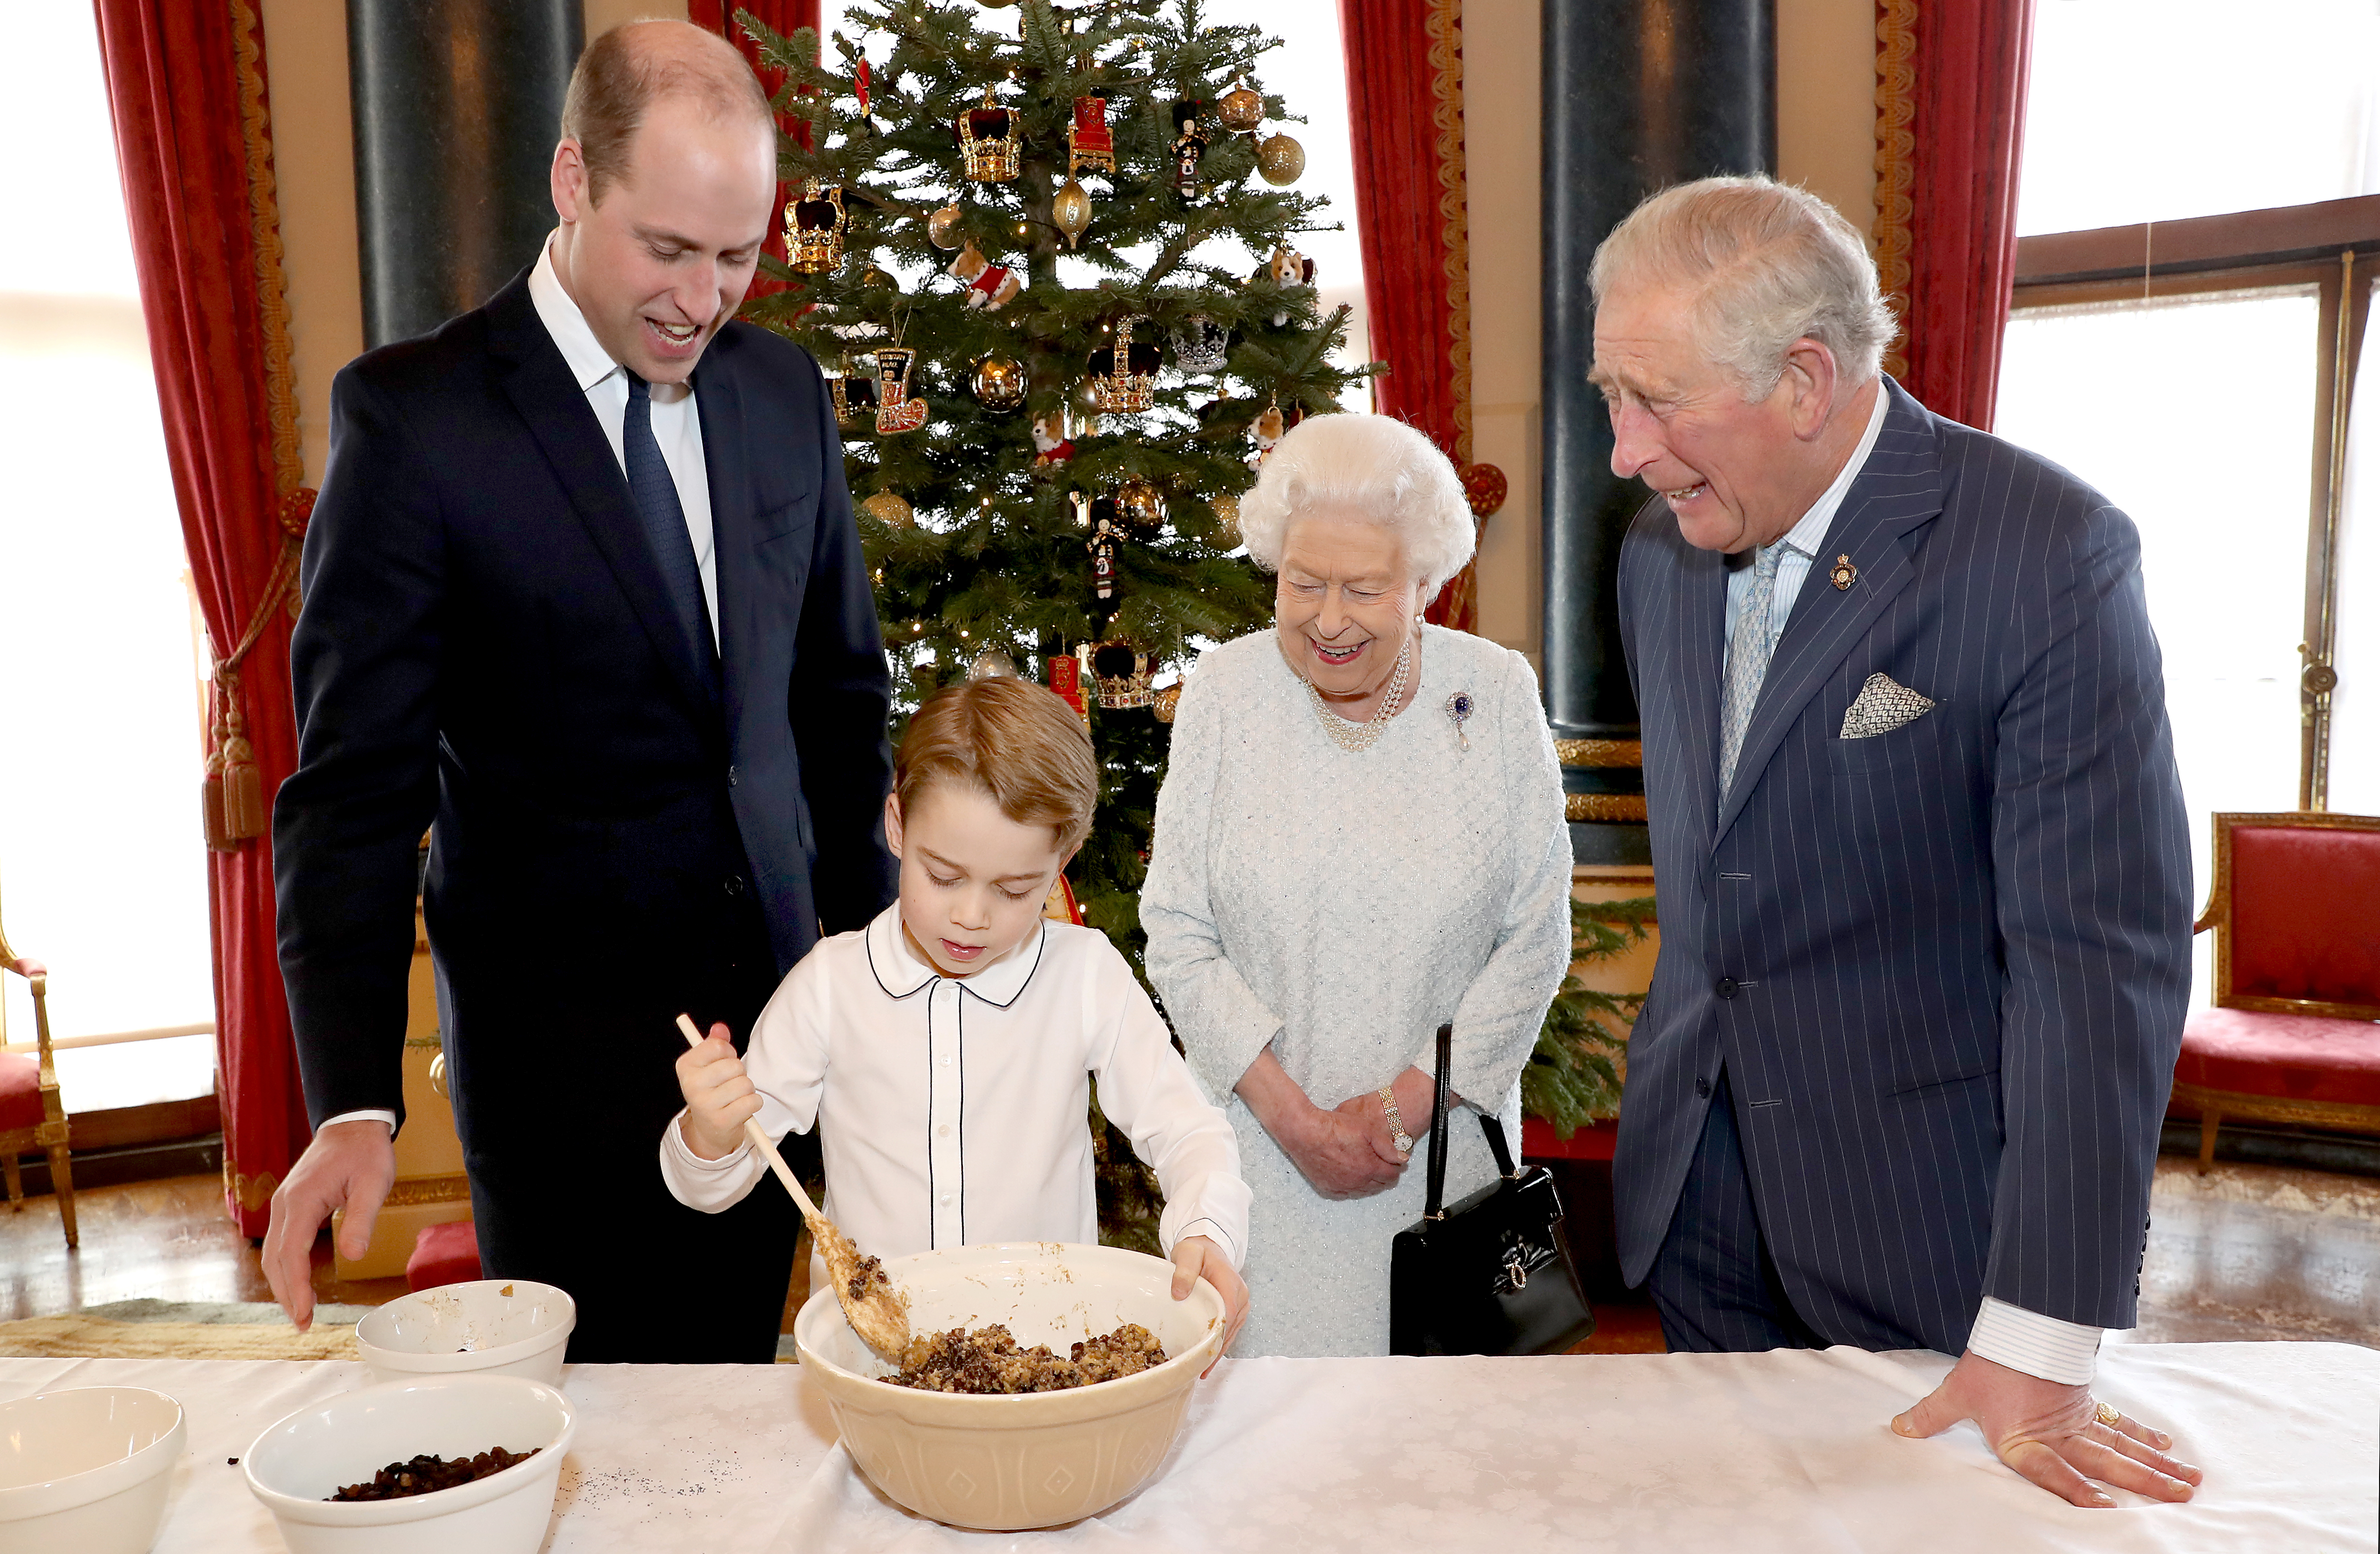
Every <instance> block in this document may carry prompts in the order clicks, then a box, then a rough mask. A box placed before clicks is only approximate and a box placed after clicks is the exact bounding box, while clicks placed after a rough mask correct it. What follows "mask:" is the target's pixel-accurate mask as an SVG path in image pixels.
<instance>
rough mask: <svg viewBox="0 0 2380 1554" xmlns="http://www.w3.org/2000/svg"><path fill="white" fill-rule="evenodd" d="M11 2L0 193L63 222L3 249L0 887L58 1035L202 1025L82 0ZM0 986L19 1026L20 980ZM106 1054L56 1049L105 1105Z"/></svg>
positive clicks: (181, 793) (153, 462)
mask: <svg viewBox="0 0 2380 1554" xmlns="http://www.w3.org/2000/svg"><path fill="white" fill-rule="evenodd" d="M19 11H20V12H21V14H17V13H12V15H11V21H12V23H14V24H15V26H16V28H17V30H18V32H17V35H16V36H15V37H14V38H13V39H12V42H14V43H15V44H16V46H17V48H18V52H19V55H20V56H21V57H23V58H25V59H29V60H33V59H38V60H39V61H41V68H40V69H38V70H29V71H23V72H20V73H19V79H17V80H16V81H14V82H13V83H12V84H11V88H10V90H9V91H7V92H5V93H0V142H4V143H6V144H10V145H15V146H18V147H36V148H39V150H38V154H30V153H29V154H20V155H16V156H12V157H9V158H7V159H6V160H5V161H0V206H5V207H6V208H7V209H11V210H18V211H43V212H50V213H51V214H52V215H54V216H55V218H56V219H55V222H54V223H53V225H55V227H56V229H57V231H59V232H62V233H71V234H73V235H74V237H75V239H76V240H75V241H73V242H71V243H67V244H64V245H61V244H59V243H55V242H53V243H49V244H46V245H44V244H17V245H13V246H11V249H12V251H9V252H7V253H6V254H5V255H0V426H6V428H7V429H8V430H7V434H6V446H7V447H8V448H9V450H10V451H11V453H12V455H15V456H11V457H9V458H7V459H6V460H0V664H5V665H6V667H7V675H8V707H7V713H6V724H5V725H4V726H0V751H5V752H6V759H0V904H5V909H6V922H7V927H8V935H9V938H10V940H11V941H12V942H13V943H14V944H15V945H16V947H17V948H18V951H19V952H20V953H25V954H29V955H32V956H35V957H37V958H39V959H41V960H42V961H44V962H46V963H47V964H48V965H49V968H50V974H51V993H50V1013H51V1026H52V1029H53V1031H54V1032H55V1034H56V1035H59V1036H74V1035H82V1034H90V1033H93V1032H100V1031H112V1030H128V1029H146V1028H149V1027H152V1026H180V1025H190V1024H196V1023H199V1022H202V1021H207V1020H212V1018H213V1017H214V984H213V972H212V965H211V957H210V953H209V945H208V938H207V874H206V850H205V847H204V844H203V843H202V842H201V840H200V833H199V813H198V792H199V768H200V748H199V735H200V729H199V698H198V684H197V670H196V667H195V662H194V655H193V641H192V634H191V620H190V606H189V596H188V590H187V589H186V587H185V585H184V582H183V577H182V573H183V566H184V558H183V552H182V535H181V524H180V519H179V516H177V514H176V508H175V503H174V489H173V484H172V481H171V480H170V478H169V476H168V474H167V470H166V464H165V445H164V431H163V428H162V427H161V425H160V423H159V418H158V412H157V388H156V381H155V379H154V378H153V377H152V374H151V372H150V368H149V351H148V342H147V338H146V335H145V334H144V332H143V329H142V324H141V319H140V300H139V297H137V295H136V294H135V291H134V282H133V276H132V266H131V260H130V243H129V239H128V237H127V236H126V234H125V226H124V206H123V197H122V195H121V193H120V192H119V188H118V184H117V174H116V164H115V139H114V135H113V133H112V131H111V129H110V127H109V124H108V118H107V95H106V86H105V83H104V81H103V77H102V74H101V69H100V60H99V43H98V38H97V34H96V31H95V30H94V29H93V26H92V23H91V11H90V9H89V7H77V6H35V7H32V8H30V9H24V8H22V7H20V8H19ZM0 984H5V988H0V997H4V998H6V1000H7V1003H6V1014H7V1020H8V1034H9V1035H10V1037H11V1038H18V1039H30V1038H31V1036H32V1034H33V1021H32V1009H31V1001H30V999H29V998H28V997H27V994H26V989H25V984H24V982H23V979H22V978H19V977H0ZM146 1045H147V1044H142V1046H132V1047H126V1048H120V1049H114V1050H115V1051H118V1052H123V1053H130V1054H141V1053H142V1051H143V1047H144V1046H146ZM192 1047H196V1048H199V1049H200V1054H199V1055H200V1057H201V1058H203V1056H204V1054H205V1051H206V1050H211V1047H210V1045H209V1044H208V1043H205V1042H200V1043H184V1044H182V1045H181V1046H180V1047H177V1048H176V1049H175V1050H173V1051H172V1052H169V1053H160V1054H155V1055H153V1057H154V1062H150V1063H149V1064H148V1065H147V1066H149V1067H150V1068H151V1069H152V1071H153V1072H155V1073H161V1074H162V1073H165V1072H169V1071H170V1072H173V1073H175V1074H178V1075H180V1076H181V1077H180V1083H181V1084H183V1085H184V1086H186V1087H187V1088H185V1089H184V1091H183V1093H184V1094H185V1095H204V1094H205V1093H206V1092H207V1090H208V1089H209V1087H210V1084H209V1079H208V1076H207V1074H206V1073H205V1072H204V1070H203V1069H200V1070H198V1071H196V1072H195V1074H193V1072H192V1069H191V1065H190V1062H187V1061H185V1060H186V1059H188V1056H189V1049H190V1048H192ZM110 1062H115V1064H116V1065H117V1066H118V1067H121V1066H123V1065H126V1064H130V1065H131V1066H134V1067H140V1066H142V1063H143V1060H142V1059H141V1058H140V1057H130V1058H120V1059H115V1060H110ZM176 1064H179V1065H180V1066H178V1067H175V1066H174V1065H176ZM106 1066H107V1065H106V1063H100V1064H99V1065H98V1066H96V1067H94V1066H92V1064H91V1063H90V1062H85V1061H84V1060H82V1059H79V1058H78V1059H76V1060H75V1061H74V1062H72V1063H62V1064H61V1067H62V1068H65V1069H67V1070H68V1072H69V1074H71V1075H79V1077H69V1078H68V1079H67V1080H65V1081H62V1083H66V1084H68V1085H69V1086H73V1087H77V1088H73V1089H70V1090H69V1094H68V1098H67V1104H68V1105H69V1106H70V1107H79V1108H88V1107H93V1106H100V1105H111V1104H117V1102H116V1101H115V1099H111V1098H112V1097H115V1096H116V1095H118V1094H121V1093H126V1092H124V1091H123V1088H122V1087H120V1086H111V1085H109V1084H106V1083H103V1082H102V1081H101V1079H100V1078H99V1077H98V1076H99V1075H100V1074H102V1072H103V1070H104V1069H105V1067H106ZM147 1083H148V1081H147V1080H146V1079H145V1078H144V1080H143V1081H142V1084H143V1085H144V1086H145V1085H146V1084H147ZM136 1088H138V1087H136ZM142 1099H160V1098H158V1097H156V1096H154V1095H144V1096H143V1097H142Z"/></svg>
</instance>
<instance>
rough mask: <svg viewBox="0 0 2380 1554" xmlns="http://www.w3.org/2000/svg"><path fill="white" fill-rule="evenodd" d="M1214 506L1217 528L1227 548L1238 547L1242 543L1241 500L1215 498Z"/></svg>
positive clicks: (1226, 497) (1231, 497)
mask: <svg viewBox="0 0 2380 1554" xmlns="http://www.w3.org/2000/svg"><path fill="white" fill-rule="evenodd" d="M1212 505H1213V507H1214V509H1215V528H1216V530H1217V531H1218V535H1219V537H1220V539H1221V540H1222V542H1223V544H1224V546H1225V548H1227V549H1229V548H1232V547H1235V546H1237V545H1238V544H1239V542H1240V499H1239V498H1238V497H1236V496H1219V497H1217V498H1215V500H1214V502H1213V504H1212Z"/></svg>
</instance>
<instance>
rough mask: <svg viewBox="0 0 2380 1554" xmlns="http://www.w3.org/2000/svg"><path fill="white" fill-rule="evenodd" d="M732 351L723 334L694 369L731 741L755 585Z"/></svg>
mask: <svg viewBox="0 0 2380 1554" xmlns="http://www.w3.org/2000/svg"><path fill="white" fill-rule="evenodd" d="M734 348H735V346H734V344H733V336H731V335H730V334H728V333H727V332H726V331H725V330H722V331H721V332H720V333H719V334H717V335H716V336H715V337H713V338H712V340H711V342H710V349H709V350H707V351H705V352H704V353H703V357H702V360H701V362H700V363H699V364H698V366H697V367H696V368H695V370H694V404H695V414H696V415H698V417H700V418H701V424H702V463H703V472H704V474H705V476H706V477H707V478H708V479H709V480H710V565H711V577H712V580H713V582H714V583H715V584H716V586H717V589H718V593H719V673H720V678H721V682H722V686H723V687H724V691H725V697H726V709H727V727H728V731H729V735H730V737H731V738H732V737H733V735H734V732H735V729H737V728H739V727H741V726H742V721H743V711H744V702H745V698H747V695H748V694H749V693H750V691H751V688H752V687H751V686H747V684H745V678H744V670H745V666H746V664H747V662H748V661H749V660H750V659H751V657H752V654H751V653H750V652H749V651H748V649H749V648H750V646H751V642H752V633H753V628H754V613H753V612H754V610H755V608H756V601H754V599H753V597H752V584H753V581H754V575H753V568H752V565H751V563H752V543H753V540H752V531H753V525H754V521H755V519H756V518H757V517H758V515H757V514H755V513H754V512H753V511H752V481H751V479H750V471H749V470H748V469H747V467H746V461H745V456H744V449H745V437H744V400H743V395H741V394H740V393H739V392H738V391H737V389H736V385H735V374H734V373H733V372H732V371H730V370H728V369H729V363H728V362H726V361H724V360H722V356H723V354H724V353H726V352H729V351H732V350H733V349H734Z"/></svg>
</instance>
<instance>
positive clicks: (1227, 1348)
mask: <svg viewBox="0 0 2380 1554" xmlns="http://www.w3.org/2000/svg"><path fill="white" fill-rule="evenodd" d="M1201 1279H1203V1280H1205V1281H1207V1282H1208V1283H1209V1284H1212V1285H1213V1286H1214V1287H1215V1293H1217V1294H1219V1295H1220V1296H1222V1297H1223V1324H1224V1326H1223V1346H1222V1347H1221V1348H1220V1349H1218V1350H1216V1351H1215V1359H1216V1360H1220V1359H1221V1358H1222V1357H1223V1356H1224V1355H1226V1354H1230V1353H1231V1352H1232V1344H1233V1341H1234V1340H1236V1339H1237V1338H1238V1337H1239V1336H1240V1329H1241V1327H1242V1326H1243V1325H1244V1324H1245V1322H1246V1321H1247V1319H1248V1287H1247V1286H1246V1285H1245V1284H1244V1283H1242V1282H1241V1281H1240V1271H1239V1269H1235V1268H1233V1266H1232V1259H1231V1258H1229V1257H1225V1256H1223V1249H1222V1248H1221V1247H1220V1246H1218V1245H1216V1244H1214V1243H1213V1242H1212V1241H1210V1240H1208V1238H1207V1237H1205V1236H1203V1235H1185V1236H1184V1237H1183V1238H1182V1239H1181V1240H1179V1241H1177V1242H1175V1243H1174V1244H1173V1298H1174V1299H1175V1300H1178V1301H1186V1300H1188V1299H1189V1298H1190V1292H1191V1291H1192V1290H1193V1289H1195V1288H1196V1286H1197V1283H1198V1281H1200V1280H1201ZM1214 1371H1215V1364H1214V1361H1212V1360H1210V1361H1208V1365H1207V1368H1206V1369H1205V1370H1202V1371H1200V1372H1199V1373H1198V1374H1199V1375H1200V1376H1211V1375H1213V1374H1214Z"/></svg>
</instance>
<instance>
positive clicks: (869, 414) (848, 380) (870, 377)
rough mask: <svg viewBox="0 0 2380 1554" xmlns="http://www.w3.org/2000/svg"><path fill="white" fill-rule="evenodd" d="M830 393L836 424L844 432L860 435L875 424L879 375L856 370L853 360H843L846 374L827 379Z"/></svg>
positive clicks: (842, 373)
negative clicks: (860, 432) (859, 432)
mask: <svg viewBox="0 0 2380 1554" xmlns="http://www.w3.org/2000/svg"><path fill="white" fill-rule="evenodd" d="M826 392H827V396H828V397H829V398H831V399H832V400H833V401H834V424H835V425H837V426H839V427H841V428H843V430H844V431H863V430H865V429H866V428H868V427H869V426H872V425H874V424H875V421H876V378H875V375H874V374H873V373H861V372H855V371H854V370H852V366H851V358H849V357H844V358H843V370H841V371H840V372H838V373H836V374H834V375H833V376H831V377H829V378H828V379H827V381H826Z"/></svg>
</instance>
